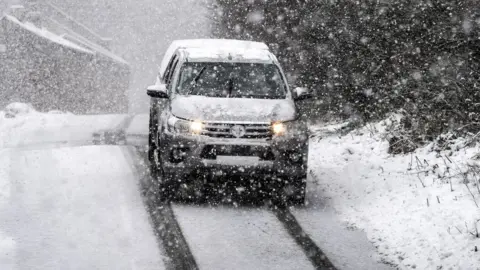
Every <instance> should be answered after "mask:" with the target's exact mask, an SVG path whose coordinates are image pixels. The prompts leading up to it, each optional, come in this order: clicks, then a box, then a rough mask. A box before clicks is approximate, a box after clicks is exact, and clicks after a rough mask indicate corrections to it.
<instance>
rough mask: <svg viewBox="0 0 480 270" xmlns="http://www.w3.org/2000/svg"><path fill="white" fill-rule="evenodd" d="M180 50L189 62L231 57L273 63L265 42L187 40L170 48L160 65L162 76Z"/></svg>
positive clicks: (175, 42)
mask: <svg viewBox="0 0 480 270" xmlns="http://www.w3.org/2000/svg"><path fill="white" fill-rule="evenodd" d="M178 49H184V50H185V52H186V53H187V57H188V59H189V60H194V61H200V60H207V59H210V60H212V59H225V58H227V57H228V56H229V55H231V56H232V57H233V58H234V59H235V60H239V61H240V60H242V59H244V60H246V59H248V60H256V61H262V62H265V61H272V59H271V58H270V55H271V54H270V51H269V48H268V46H267V45H266V44H265V43H263V42H255V41H246V40H234V39H186V40H176V41H174V42H172V44H171V45H170V47H168V49H167V51H166V52H165V55H164V57H163V60H162V63H161V64H160V71H159V72H160V76H163V73H164V72H165V70H166V69H167V66H168V62H169V61H170V59H171V58H172V56H173V54H174V53H175V52H176V51H177V50H178Z"/></svg>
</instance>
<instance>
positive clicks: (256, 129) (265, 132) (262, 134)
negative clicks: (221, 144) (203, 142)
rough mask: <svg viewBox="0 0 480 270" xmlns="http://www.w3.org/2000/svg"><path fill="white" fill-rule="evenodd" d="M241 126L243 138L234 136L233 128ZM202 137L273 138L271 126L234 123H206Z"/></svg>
mask: <svg viewBox="0 0 480 270" xmlns="http://www.w3.org/2000/svg"><path fill="white" fill-rule="evenodd" d="M235 126H237V128H238V126H240V127H242V128H244V131H245V132H244V134H243V135H242V136H238V134H237V135H234V132H232V128H233V127H235ZM202 135H205V136H209V137H217V138H247V139H260V138H270V137H271V136H272V131H271V125H270V124H233V123H205V125H204V127H203V131H202Z"/></svg>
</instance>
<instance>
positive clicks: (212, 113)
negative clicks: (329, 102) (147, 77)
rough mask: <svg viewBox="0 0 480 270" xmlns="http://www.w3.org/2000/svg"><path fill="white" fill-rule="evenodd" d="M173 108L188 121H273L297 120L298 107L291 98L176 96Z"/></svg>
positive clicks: (175, 112)
mask: <svg viewBox="0 0 480 270" xmlns="http://www.w3.org/2000/svg"><path fill="white" fill-rule="evenodd" d="M171 106H172V113H173V115H175V116H176V117H180V118H184V119H189V120H201V121H232V122H235V121H247V122H272V121H288V120H293V119H294V118H295V104H294V103H293V101H291V100H288V99H250V98H216V97H204V96H177V97H175V98H174V99H173V100H172V103H171Z"/></svg>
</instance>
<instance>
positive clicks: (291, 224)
mask: <svg viewBox="0 0 480 270" xmlns="http://www.w3.org/2000/svg"><path fill="white" fill-rule="evenodd" d="M272 211H273V213H274V214H275V215H276V216H277V218H278V220H279V221H280V222H281V223H282V224H283V226H284V227H285V229H286V230H287V232H288V233H289V234H290V236H291V237H292V238H293V239H294V240H295V242H296V243H297V245H298V246H300V247H301V249H302V250H303V252H304V253H305V255H306V256H307V257H308V259H309V260H310V262H311V263H312V264H313V266H314V267H315V268H316V269H322V270H327V269H328V270H334V269H336V268H335V267H334V266H333V264H332V263H331V262H330V260H329V259H328V258H327V256H326V255H325V253H324V252H323V251H322V250H321V249H320V248H319V247H318V246H317V244H315V242H314V241H313V240H312V239H311V238H310V236H309V235H308V234H307V233H306V232H305V231H304V230H303V228H302V226H301V225H300V223H298V221H297V219H296V218H295V216H294V215H293V214H292V213H291V212H290V210H289V209H288V208H286V207H283V206H277V205H274V206H272Z"/></svg>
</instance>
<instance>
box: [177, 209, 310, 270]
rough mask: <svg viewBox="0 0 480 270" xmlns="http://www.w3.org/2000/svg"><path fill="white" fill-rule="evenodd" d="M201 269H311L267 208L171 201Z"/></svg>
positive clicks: (304, 257) (305, 258) (303, 255)
mask: <svg viewBox="0 0 480 270" xmlns="http://www.w3.org/2000/svg"><path fill="white" fill-rule="evenodd" d="M173 210H174V212H175V216H176V218H177V220H178V223H179V224H180V226H181V227H182V231H183V234H184V235H185V237H186V240H187V242H188V244H189V246H190V249H191V250H192V253H193V256H194V257H195V260H196V261H197V264H198V266H199V268H200V269H292V270H293V269H312V268H313V266H312V264H311V263H310V261H309V260H308V258H307V257H306V256H305V254H304V253H303V252H302V250H301V249H300V248H299V247H298V246H297V244H296V243H295V242H294V240H293V239H292V238H291V237H290V236H289V235H288V233H287V232H286V231H285V229H284V228H283V225H282V224H281V223H280V221H278V220H277V218H276V217H275V215H274V214H273V213H271V212H269V211H268V210H264V209H258V208H251V209H250V208H229V207H214V208H208V207H205V206H197V207H196V206H184V205H174V206H173Z"/></svg>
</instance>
